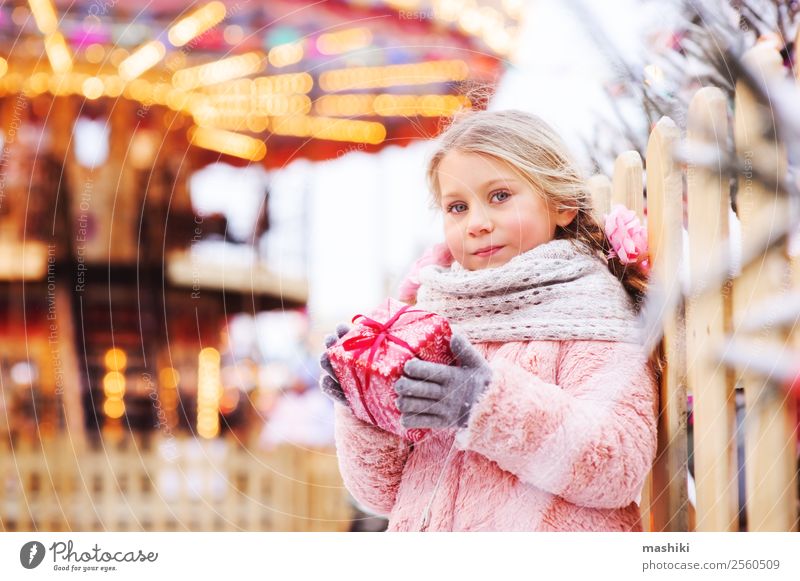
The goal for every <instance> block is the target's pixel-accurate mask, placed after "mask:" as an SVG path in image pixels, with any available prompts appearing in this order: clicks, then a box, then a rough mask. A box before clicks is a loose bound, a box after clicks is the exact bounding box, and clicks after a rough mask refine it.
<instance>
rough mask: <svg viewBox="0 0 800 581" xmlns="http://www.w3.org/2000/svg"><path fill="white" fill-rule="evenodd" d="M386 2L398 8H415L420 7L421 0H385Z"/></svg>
mask: <svg viewBox="0 0 800 581" xmlns="http://www.w3.org/2000/svg"><path fill="white" fill-rule="evenodd" d="M385 1H386V3H387V4H388V5H389V6H391V7H392V8H394V9H396V10H413V9H414V8H419V3H420V0H385Z"/></svg>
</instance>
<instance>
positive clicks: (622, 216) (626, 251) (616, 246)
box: [605, 204, 650, 270]
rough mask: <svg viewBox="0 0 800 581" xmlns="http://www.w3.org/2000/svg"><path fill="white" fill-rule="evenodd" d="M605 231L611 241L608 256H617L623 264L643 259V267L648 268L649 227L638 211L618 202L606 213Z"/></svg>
mask: <svg viewBox="0 0 800 581" xmlns="http://www.w3.org/2000/svg"><path fill="white" fill-rule="evenodd" d="M605 231H606V236H607V237H608V241H609V242H610V243H611V252H609V253H608V258H614V257H617V258H619V261H620V262H621V263H622V264H634V263H636V262H640V261H641V265H642V267H643V268H645V270H647V269H648V267H649V266H650V265H649V260H648V256H647V251H648V249H647V229H646V228H645V227H644V226H642V224H641V222H639V217H638V216H637V215H636V212H634V211H633V210H629V209H628V208H626V207H625V206H624V205H622V204H616V205H615V206H614V207H613V208H611V212H609V213H608V214H606V215H605Z"/></svg>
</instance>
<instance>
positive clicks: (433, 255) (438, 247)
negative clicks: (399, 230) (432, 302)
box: [397, 243, 455, 303]
mask: <svg viewBox="0 0 800 581" xmlns="http://www.w3.org/2000/svg"><path fill="white" fill-rule="evenodd" d="M453 260H455V259H454V258H453V255H452V254H451V253H450V249H449V248H448V247H447V244H444V243H441V244H435V245H433V246H431V247H430V248H428V249H427V250H426V251H425V252H424V253H423V254H422V256H420V257H419V258H418V259H417V261H416V262H415V263H414V264H413V265H411V270H410V271H409V272H408V274H407V275H406V277H405V278H404V279H403V281H402V282H401V283H400V286H399V287H398V289H397V298H399V299H400V300H401V301H403V302H404V303H411V302H413V301H415V300H416V298H417V290H418V289H419V285H420V282H419V271H420V270H421V269H422V267H423V266H428V265H429V264H438V265H439V266H450V265H451V264H453Z"/></svg>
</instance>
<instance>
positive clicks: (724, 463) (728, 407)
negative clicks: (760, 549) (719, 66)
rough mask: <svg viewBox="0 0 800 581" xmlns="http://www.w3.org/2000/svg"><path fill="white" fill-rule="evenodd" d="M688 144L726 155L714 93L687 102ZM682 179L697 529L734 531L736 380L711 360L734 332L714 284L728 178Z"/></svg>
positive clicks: (722, 247) (722, 105)
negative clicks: (711, 275) (684, 181)
mask: <svg viewBox="0 0 800 581" xmlns="http://www.w3.org/2000/svg"><path fill="white" fill-rule="evenodd" d="M686 137H687V145H688V147H690V148H691V147H709V148H711V150H712V151H714V152H715V153H716V154H717V155H721V154H722V153H723V152H724V151H725V150H726V145H727V137H728V112H727V99H726V98H725V95H724V94H723V93H722V91H720V90H719V89H717V88H713V87H707V88H705V89H701V90H700V91H698V92H697V94H696V95H695V96H694V98H693V99H692V102H691V104H690V105H689V118H688V127H687V136H686ZM686 177H687V206H688V207H687V214H688V226H689V232H690V233H691V234H690V236H689V263H690V280H691V282H692V285H693V288H695V289H698V290H697V291H696V292H693V293H690V295H689V297H688V299H687V303H686V345H687V351H688V360H687V365H688V370H687V371H688V375H687V380H688V391H689V393H691V394H692V395H693V396H694V467H695V472H694V476H695V482H696V490H697V511H696V513H697V516H696V524H695V530H698V531H734V530H737V520H738V516H737V515H738V495H737V491H738V488H737V479H736V472H737V470H736V445H735V444H736V407H735V377H734V376H733V374H732V373H730V372H729V371H728V370H726V369H725V368H724V367H723V366H721V365H720V364H719V362H718V361H717V360H716V359H715V355H716V351H717V350H718V349H719V346H720V345H721V344H722V343H723V340H724V338H725V335H726V334H728V333H730V332H731V304H730V303H731V294H730V285H728V284H725V285H724V289H727V292H720V290H721V289H720V288H719V287H718V286H715V285H714V284H711V282H710V281H709V273H711V272H714V270H715V269H714V266H715V261H717V260H719V257H720V256H722V254H723V252H725V251H726V249H727V247H728V246H729V234H730V233H729V228H728V212H729V210H728V209H729V208H730V203H731V200H730V193H729V188H730V179H729V176H728V174H727V173H724V172H723V171H722V168H721V167H718V168H717V169H716V170H710V169H706V168H704V167H702V166H701V167H693V166H692V164H691V163H690V164H689V166H688V167H687V170H686Z"/></svg>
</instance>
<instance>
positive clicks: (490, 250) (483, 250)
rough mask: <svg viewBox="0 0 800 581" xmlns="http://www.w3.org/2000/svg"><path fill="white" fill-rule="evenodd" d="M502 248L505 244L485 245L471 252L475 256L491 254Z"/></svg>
mask: <svg viewBox="0 0 800 581" xmlns="http://www.w3.org/2000/svg"><path fill="white" fill-rule="evenodd" d="M503 248H505V246H487V247H486V248H481V249H480V250H478V251H477V252H473V254H474V255H475V256H491V255H492V254H495V253H496V252H499V251H500V250H502V249H503Z"/></svg>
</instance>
